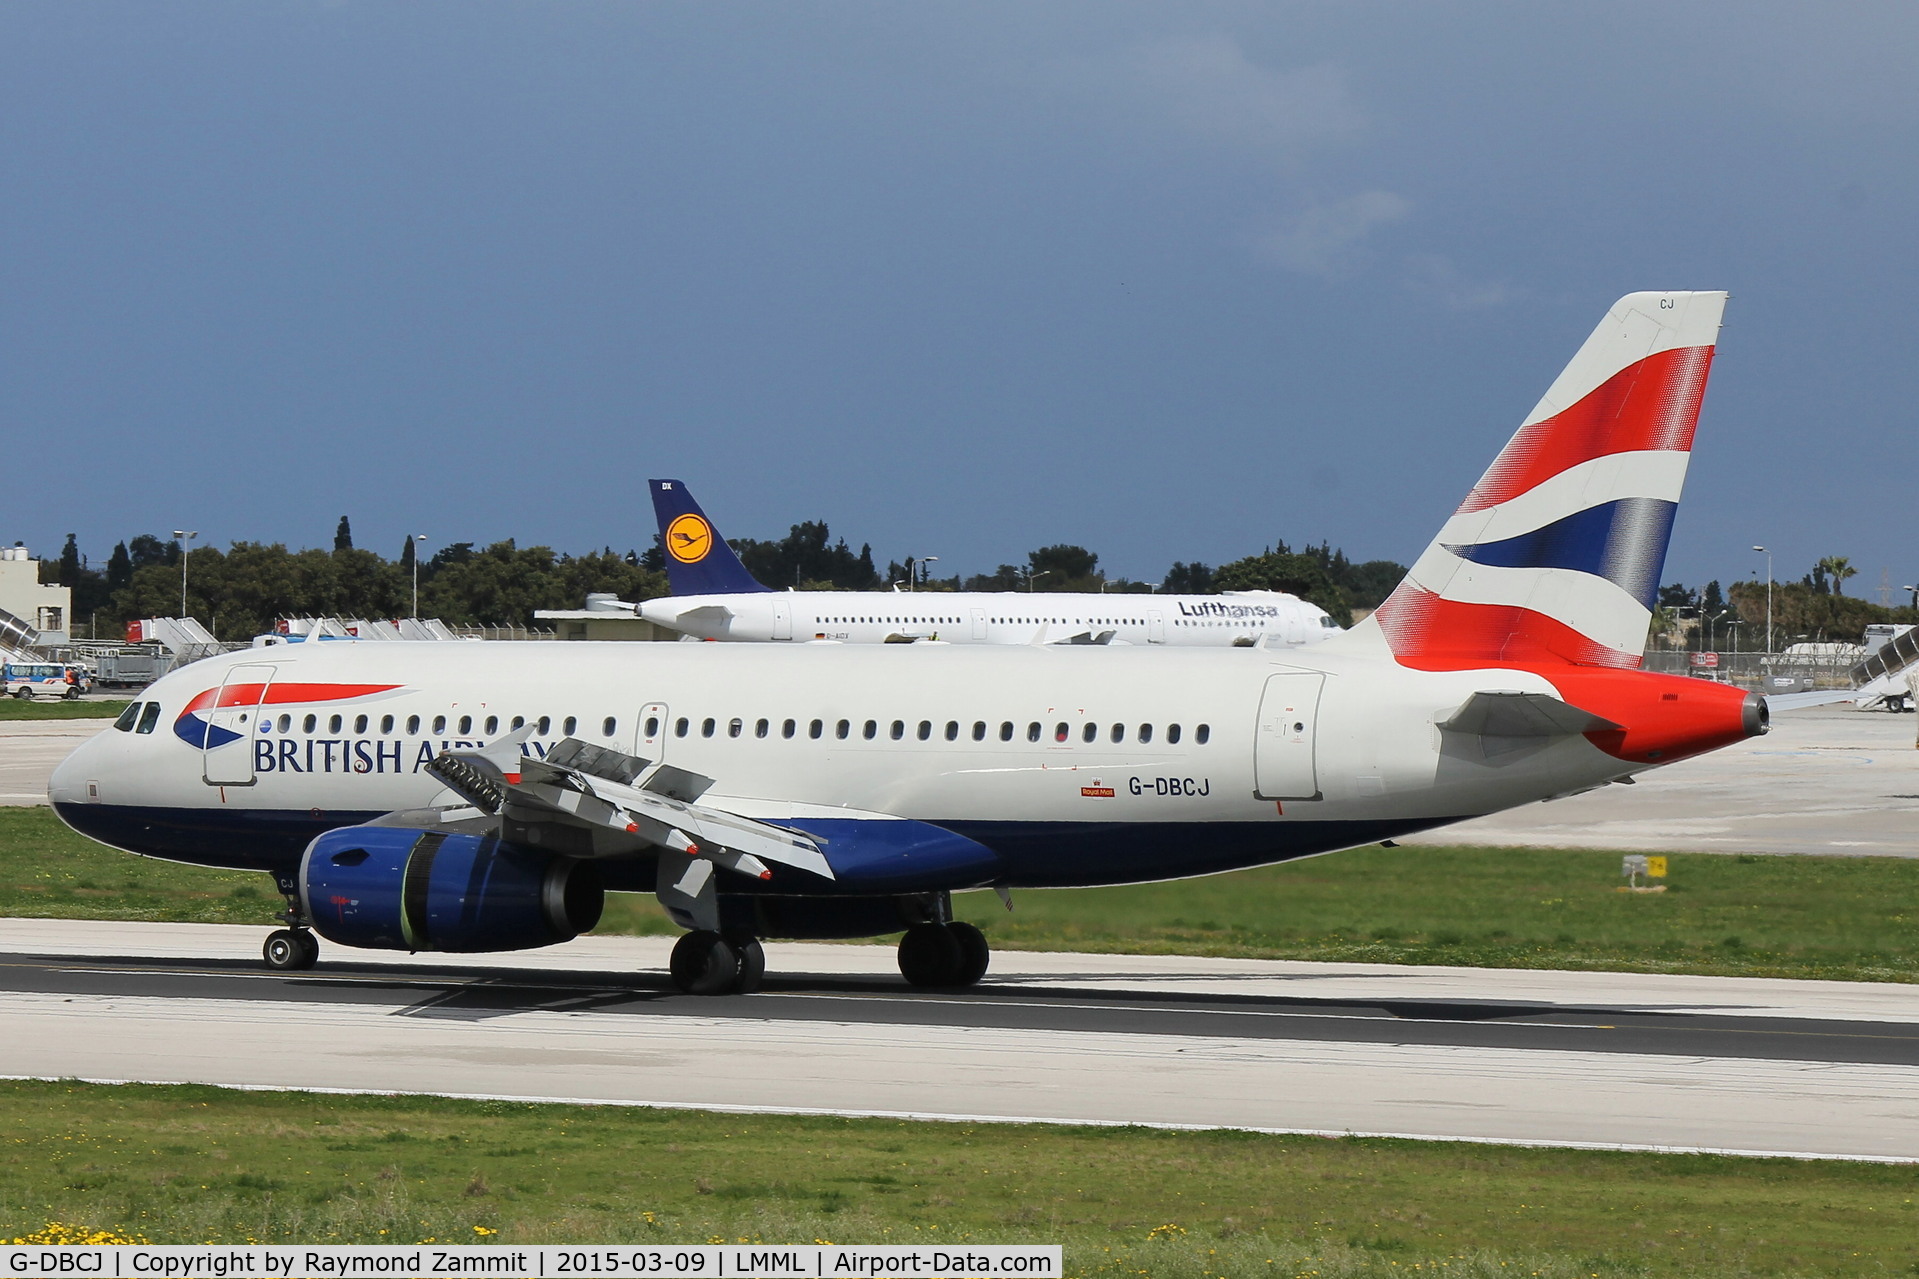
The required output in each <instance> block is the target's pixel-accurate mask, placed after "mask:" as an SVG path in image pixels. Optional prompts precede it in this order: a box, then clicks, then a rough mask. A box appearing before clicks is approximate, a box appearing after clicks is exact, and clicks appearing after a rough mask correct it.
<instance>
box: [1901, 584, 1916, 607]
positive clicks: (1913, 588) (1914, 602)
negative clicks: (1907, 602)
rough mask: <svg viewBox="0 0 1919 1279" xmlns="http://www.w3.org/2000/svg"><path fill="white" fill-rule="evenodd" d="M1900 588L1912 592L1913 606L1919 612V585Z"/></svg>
mask: <svg viewBox="0 0 1919 1279" xmlns="http://www.w3.org/2000/svg"><path fill="white" fill-rule="evenodd" d="M1899 589H1900V590H1902V591H1911V592H1912V607H1913V609H1914V611H1916V612H1919V586H1902V587H1900V588H1899Z"/></svg>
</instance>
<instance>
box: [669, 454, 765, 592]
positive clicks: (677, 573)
mask: <svg viewBox="0 0 1919 1279" xmlns="http://www.w3.org/2000/svg"><path fill="white" fill-rule="evenodd" d="M646 483H647V487H648V488H649V489H651V490H652V491H653V514H654V515H655V516H657V517H658V518H659V523H660V549H661V550H662V551H664V552H665V554H666V580H667V584H668V586H670V587H671V588H672V591H673V594H675V595H743V594H746V593H748V592H751V591H764V590H766V589H768V588H767V587H765V586H762V585H761V584H760V583H759V581H758V580H757V579H755V578H754V576H753V575H752V574H751V573H749V572H747V571H746V565H744V564H742V563H740V557H739V556H737V555H735V554H733V548H732V547H730V546H728V545H727V544H726V539H725V538H723V537H721V536H720V533H719V530H718V529H716V528H714V527H713V521H712V520H709V519H708V518H707V517H706V512H705V511H702V510H701V509H700V504H699V503H698V502H695V501H694V500H693V495H692V494H691V493H689V492H687V491H686V485H684V484H682V483H681V482H680V481H678V480H648V481H647V482H646ZM676 526H677V527H676Z"/></svg>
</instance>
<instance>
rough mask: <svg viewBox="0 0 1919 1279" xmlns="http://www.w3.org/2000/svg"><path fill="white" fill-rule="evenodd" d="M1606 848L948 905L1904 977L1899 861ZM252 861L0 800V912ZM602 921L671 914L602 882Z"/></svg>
mask: <svg viewBox="0 0 1919 1279" xmlns="http://www.w3.org/2000/svg"><path fill="white" fill-rule="evenodd" d="M1622 882H1623V881H1621V879H1620V878H1619V854H1617V853H1610V852H1591V851H1579V850H1566V849H1502V848H1365V849H1356V850H1354V851H1352V852H1347V853H1335V854H1333V855H1332V856H1330V857H1321V858H1315V859H1313V860H1311V861H1304V862H1295V863H1293V864H1291V865H1286V866H1269V867H1265V868H1263V869H1259V870H1250V871H1241V872H1239V873H1237V874H1232V875H1216V876H1212V877H1210V878H1206V879H1195V880H1184V881H1180V882H1177V883H1171V884H1146V885H1137V886H1133V887H1127V888H1089V889H1072V890H1054V891H1047V892H1021V893H1016V894H1015V896H1014V905H1015V910H1014V911H1013V912H1012V913H1011V914H1008V913H1007V912H1006V911H1005V910H1004V909H1003V908H1001V906H1000V904H999V900H998V899H997V898H996V897H994V896H993V895H992V894H991V893H967V894H962V895H961V896H960V897H958V898H957V899H956V906H957V909H958V912H959V914H960V915H961V916H962V917H963V918H966V919H970V920H973V921H974V922H976V923H978V924H979V925H980V926H981V927H983V928H984V929H985V930H986V931H987V935H988V936H989V937H990V938H991V939H992V941H993V944H994V945H995V946H996V947H1000V948H1002V949H1009V950H1085V951H1106V952H1120V953H1133V954H1140V953H1145V954H1180V955H1226V956H1241V957H1249V958H1262V959H1319V960H1343V961H1365V962H1370V963H1390V964H1459V965H1466V966H1473V967H1489V968H1584V969H1599V970H1611V971H1627V972H1685V973H1719V974H1728V975H1733V976H1778V977H1826V978H1835V979H1840V980H1852V981H1919V860H1906V859H1903V858H1891V857H1754V856H1724V855H1694V856H1683V855H1674V856H1673V858H1672V876H1671V881H1670V882H1671V886H1670V888H1669V889H1668V891H1666V892H1664V893H1659V894H1647V895H1640V894H1632V893H1622V892H1619V891H1617V886H1618V885H1619V884H1620V883H1622ZM279 908H280V900H279V897H278V895H277V894H276V893H275V892H274V891H273V888H272V885H271V883H270V882H269V881H268V880H267V878H266V876H264V875H259V874H252V873H245V872H223V871H210V870H203V869H200V868H197V867H191V866H179V865H175V864H173V863H170V862H157V861H149V860H147V859H144V858H138V857H133V856H129V855H128V854H125V853H120V852H115V851H114V850H112V849H109V848H104V847H102V846H101V845H99V844H95V843H93V842H92V841H91V840H88V839H85V838H82V837H81V836H79V835H75V834H74V833H73V832H71V831H69V830H68V829H67V828H66V827H65V826H63V825H61V824H60V821H59V819H58V818H56V817H54V815H53V813H52V811H51V810H50V809H46V808H0V915H16V916H19V915H30V916H40V917H55V918H76V919H159V920H184V921H198V922H207V923H254V924H260V925H262V926H264V925H266V924H267V923H268V922H269V920H270V917H271V915H272V913H273V912H274V911H275V910H278V909H279ZM598 931H600V932H602V933H619V934H640V935H671V934H674V933H677V932H678V931H679V930H678V929H677V928H676V927H675V926H674V925H673V924H672V923H671V922H670V921H669V920H668V919H667V918H666V915H665V913H664V912H662V911H661V910H660V909H659V907H658V905H657V904H656V903H655V902H654V900H653V898H652V897H650V896H640V895H632V894H615V895H613V896H612V897H611V898H610V899H609V900H608V903H607V912H606V918H605V920H604V921H603V922H602V923H601V925H600V928H599V930H598Z"/></svg>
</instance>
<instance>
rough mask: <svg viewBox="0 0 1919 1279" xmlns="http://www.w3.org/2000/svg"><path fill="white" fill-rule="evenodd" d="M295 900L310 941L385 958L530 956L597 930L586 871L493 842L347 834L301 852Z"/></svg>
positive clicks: (440, 835)
mask: <svg viewBox="0 0 1919 1279" xmlns="http://www.w3.org/2000/svg"><path fill="white" fill-rule="evenodd" d="M300 897H301V904H302V906H303V907H304V909H305V914H306V917H307V919H308V920H309V921H311V923H312V925H313V929H314V931H315V932H317V933H319V934H320V935H321V936H322V937H325V938H326V939H327V940H328V941H335V942H339V943H341V944H342V945H346V946H366V947H374V948H381V949H387V950H446V951H488V950H528V949H531V948H532V947H535V946H551V945H553V944H555V943H556V942H563V941H571V940H572V939H573V938H574V937H576V936H578V935H579V934H581V933H583V932H585V931H586V930H587V929H589V928H591V927H593V925H594V924H596V923H598V922H599V920H600V911H601V909H602V908H603V907H604V906H605V904H606V892H605V889H604V887H603V885H602V884H601V881H600V874H599V870H598V868H597V867H596V866H595V865H594V864H593V863H592V862H590V861H579V860H575V859H573V858H570V857H555V856H553V855H551V854H548V853H543V852H540V851H537V850H535V849H530V848H523V847H520V846H519V845H516V844H510V843H507V842H505V841H503V840H501V839H499V838H498V837H497V836H495V835H474V834H464V833H456V832H448V831H428V830H413V829H409V828H406V827H401V826H348V827H344V828H342V829H340V830H333V831H328V832H327V833H326V834H324V835H321V836H320V837H319V838H317V839H315V840H314V841H313V842H312V843H311V844H309V845H307V850H306V856H305V857H304V858H303V859H302V860H301V863H300Z"/></svg>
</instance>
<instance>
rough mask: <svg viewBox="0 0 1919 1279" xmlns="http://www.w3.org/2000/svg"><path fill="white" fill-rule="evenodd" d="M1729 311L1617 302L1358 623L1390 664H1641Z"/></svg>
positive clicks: (1689, 303) (1685, 298) (1702, 299)
mask: <svg viewBox="0 0 1919 1279" xmlns="http://www.w3.org/2000/svg"><path fill="white" fill-rule="evenodd" d="M1725 305H1726V295H1725V294H1724V293H1631V294H1628V295H1627V296H1625V297H1623V298H1621V299H1620V300H1619V301H1618V302H1616V303H1614V304H1613V308H1612V310H1611V311H1610V312H1608V313H1607V315H1606V318H1605V319H1604V320H1603V321H1601V322H1600V325H1599V327H1598V328H1596V329H1594V330H1593V333H1592V336H1591V337H1589V338H1587V339H1586V344H1585V345H1584V346H1582V347H1580V348H1579V354H1577V355H1575V356H1574V357H1573V359H1572V363H1570V364H1568V365H1567V366H1566V368H1565V371H1564V372H1562V373H1561V374H1560V375H1559V378H1558V380H1556V381H1555V382H1554V383H1553V384H1552V387H1551V388H1550V389H1549V390H1548V391H1547V392H1546V394H1545V397H1544V398H1542V399H1541V400H1540V401H1539V403H1538V405H1537V406H1536V407H1535V408H1534V409H1533V411H1532V413H1531V414H1530V415H1529V416H1528V417H1527V418H1526V422H1525V424H1524V425H1523V426H1521V427H1520V428H1519V433H1518V434H1517V435H1515V436H1513V438H1512V440H1511V441H1510V442H1509V443H1508V444H1507V445H1506V447H1505V449H1504V450H1502V451H1501V452H1500V454H1499V457H1498V458H1497V459H1495V460H1494V462H1493V464H1492V466H1491V467H1490V468H1488V469H1487V471H1486V474H1485V475H1483V476H1481V477H1480V480H1479V483H1477V484H1475V485H1474V486H1473V490H1472V492H1471V493H1469V494H1468V495H1467V497H1466V500H1465V501H1464V502H1463V503H1461V504H1460V507H1459V509H1458V510H1457V511H1456V512H1454V513H1453V517H1452V518H1451V519H1450V520H1448V521H1447V522H1446V526H1445V527H1444V528H1443V529H1441V530H1440V533H1439V536H1438V537H1437V538H1435V539H1434V540H1433V544H1432V545H1431V546H1429V547H1427V548H1426V551H1425V553H1424V554H1422V555H1421V556H1420V557H1419V559H1418V561H1417V562H1415V563H1414V565H1413V567H1412V571H1411V572H1409V573H1408V574H1407V575H1406V579H1405V580H1404V581H1403V582H1401V583H1400V584H1399V587H1398V589H1397V590H1395V591H1394V592H1393V594H1392V596H1391V598H1389V599H1388V600H1387V601H1386V602H1385V604H1383V605H1382V606H1381V607H1380V609H1379V611H1378V612H1377V613H1375V614H1374V615H1373V617H1372V618H1370V619H1368V621H1369V623H1371V624H1373V625H1376V626H1377V628H1378V632H1379V633H1380V634H1383V636H1384V638H1385V640H1386V643H1387V644H1388V645H1389V646H1390V647H1391V649H1392V652H1393V656H1394V657H1395V658H1396V659H1397V660H1398V661H1399V662H1400V664H1401V665H1404V666H1410V667H1415V668H1417V669H1420V670H1463V669H1469V668H1473V667H1480V666H1494V665H1498V666H1514V665H1522V666H1524V665H1539V664H1544V665H1562V664H1565V663H1573V664H1577V665H1582V666H1603V667H1613V668H1621V669H1631V668H1636V667H1638V665H1639V661H1640V654H1641V652H1642V651H1643V650H1644V647H1645V642H1646V627H1647V624H1648V623H1649V622H1650V621H1651V619H1652V609H1653V604H1654V602H1655V598H1656V592H1657V590H1658V586H1659V574H1660V570H1661V568H1663V567H1664V565H1665V560H1666V543H1667V540H1668V539H1669V537H1670V535H1671V533H1672V518H1673V512H1674V510H1675V509H1676V507H1677V504H1678V501H1679V491H1680V488H1681V487H1682V486H1683V485H1684V483H1685V479H1686V463H1687V462H1688V460H1690V458H1691V456H1692V437H1693V429H1694V427H1695V426H1696V425H1697V424H1698V421H1699V404H1700V401H1701V399H1702V398H1703V397H1704V395H1705V392H1706V373H1707V370H1708V369H1709V368H1710V367H1711V365H1712V355H1713V344H1714V343H1715V342H1716V341H1717V340H1718V335H1719V322H1720V316H1721V315H1722V314H1723V312H1724V310H1725Z"/></svg>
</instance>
